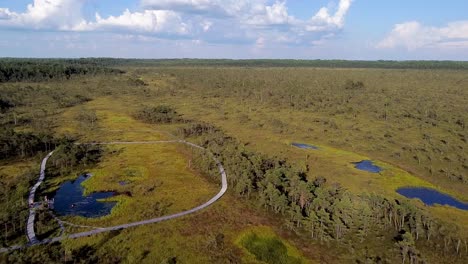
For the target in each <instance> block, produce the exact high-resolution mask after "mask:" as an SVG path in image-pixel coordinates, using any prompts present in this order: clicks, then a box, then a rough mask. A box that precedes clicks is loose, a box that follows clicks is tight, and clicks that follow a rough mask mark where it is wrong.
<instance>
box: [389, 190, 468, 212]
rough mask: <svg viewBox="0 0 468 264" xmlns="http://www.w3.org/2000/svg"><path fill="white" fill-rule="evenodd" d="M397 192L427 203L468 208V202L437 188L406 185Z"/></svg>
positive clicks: (462, 208)
mask: <svg viewBox="0 0 468 264" xmlns="http://www.w3.org/2000/svg"><path fill="white" fill-rule="evenodd" d="M397 193H399V194H401V195H403V196H405V197H407V198H417V199H420V200H421V201H422V202H423V203H424V204H426V205H434V204H441V205H449V206H453V207H456V208H458V209H461V210H468V203H464V202H461V201H459V200H457V199H455V198H453V197H452V196H450V195H448V194H444V193H441V192H439V191H437V190H434V189H430V188H422V187H404V188H400V189H398V190H397Z"/></svg>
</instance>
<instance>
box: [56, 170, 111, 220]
mask: <svg viewBox="0 0 468 264" xmlns="http://www.w3.org/2000/svg"><path fill="white" fill-rule="evenodd" d="M87 178H88V176H86V175H82V176H80V177H78V179H76V180H74V181H67V182H65V183H63V184H62V185H61V186H60V188H59V189H58V191H57V192H56V194H55V197H54V199H55V200H54V211H55V212H57V213H58V214H59V215H77V216H84V217H89V218H94V217H101V216H105V215H108V214H110V212H111V210H112V207H114V206H115V204H116V203H117V202H98V201H97V199H104V198H109V197H112V196H114V193H113V192H96V193H92V194H90V195H89V196H83V187H82V186H81V183H82V182H84V181H85V180H86V179H87Z"/></svg>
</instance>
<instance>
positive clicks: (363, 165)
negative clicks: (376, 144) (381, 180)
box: [353, 160, 382, 173]
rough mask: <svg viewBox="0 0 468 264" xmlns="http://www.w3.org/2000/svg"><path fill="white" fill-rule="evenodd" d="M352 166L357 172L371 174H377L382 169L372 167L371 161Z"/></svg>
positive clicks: (356, 163) (355, 163) (375, 166)
mask: <svg viewBox="0 0 468 264" xmlns="http://www.w3.org/2000/svg"><path fill="white" fill-rule="evenodd" d="M353 164H354V167H355V168H356V169H358V170H363V171H368V172H372V173H379V172H381V171H382V168H380V167H379V166H377V165H374V163H373V162H372V161H371V160H363V161H360V162H353Z"/></svg>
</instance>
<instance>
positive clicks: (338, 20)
mask: <svg viewBox="0 0 468 264" xmlns="http://www.w3.org/2000/svg"><path fill="white" fill-rule="evenodd" d="M351 3H352V0H340V3H339V5H338V9H337V10H336V12H335V14H333V15H330V11H329V9H328V8H326V7H322V8H320V10H319V11H318V12H317V14H315V16H313V17H312V18H311V19H310V21H309V24H308V25H307V30H309V31H320V30H327V29H333V28H342V27H343V26H344V19H345V17H346V14H347V13H348V11H349V8H350V7H351Z"/></svg>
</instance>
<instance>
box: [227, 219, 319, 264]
mask: <svg viewBox="0 0 468 264" xmlns="http://www.w3.org/2000/svg"><path fill="white" fill-rule="evenodd" d="M235 243H236V245H238V246H239V247H241V248H242V249H243V251H244V253H245V257H244V259H243V261H244V263H268V264H293V263H294V264H295V263H312V262H310V261H308V260H306V259H305V258H304V257H303V255H302V254H301V252H300V251H299V250H298V249H297V248H295V247H294V246H292V245H291V244H290V243H288V242H287V241H285V240H284V239H282V238H280V237H278V235H276V234H275V232H274V231H273V230H272V229H271V228H270V227H267V226H256V227H251V228H248V229H246V230H244V231H242V232H241V233H240V235H239V237H238V238H237V239H236V241H235Z"/></svg>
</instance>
